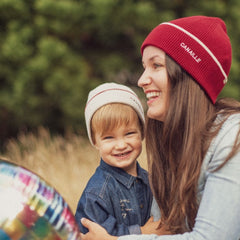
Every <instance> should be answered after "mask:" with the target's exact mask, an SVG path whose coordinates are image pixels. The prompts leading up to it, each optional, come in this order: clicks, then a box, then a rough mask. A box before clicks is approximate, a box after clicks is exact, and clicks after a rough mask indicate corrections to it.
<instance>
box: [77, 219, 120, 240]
mask: <svg viewBox="0 0 240 240" xmlns="http://www.w3.org/2000/svg"><path fill="white" fill-rule="evenodd" d="M81 223H82V225H83V226H84V227H86V228H87V229H88V230H89V232H88V233H86V234H82V233H81V240H117V237H114V236H111V235H109V234H108V233H107V231H106V230H105V228H103V227H101V226H100V225H99V224H97V223H95V222H92V221H90V220H88V219H86V218H82V219H81Z"/></svg>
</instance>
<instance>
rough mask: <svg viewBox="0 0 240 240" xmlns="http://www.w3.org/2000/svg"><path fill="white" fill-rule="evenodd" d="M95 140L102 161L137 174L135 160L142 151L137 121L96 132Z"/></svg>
mask: <svg viewBox="0 0 240 240" xmlns="http://www.w3.org/2000/svg"><path fill="white" fill-rule="evenodd" d="M95 142H96V143H95V147H96V148H97V149H98V150H99V153H100V156H101V157H102V159H103V160H104V162H106V163H107V164H109V165H111V166H113V167H118V168H121V169H123V170H125V171H126V172H127V173H129V174H131V175H133V176H137V168H136V160H137V157H138V156H139V155H140V153H141V151H142V138H141V131H140V129H139V124H138V123H137V121H132V122H131V123H130V124H128V126H125V125H122V126H120V127H118V128H116V129H113V130H112V131H109V132H105V133H104V134H100V133H98V132H96V133H95Z"/></svg>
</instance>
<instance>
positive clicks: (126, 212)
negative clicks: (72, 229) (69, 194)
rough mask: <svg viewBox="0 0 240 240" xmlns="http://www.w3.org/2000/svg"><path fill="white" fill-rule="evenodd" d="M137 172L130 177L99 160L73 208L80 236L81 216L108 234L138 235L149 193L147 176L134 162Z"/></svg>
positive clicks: (146, 215)
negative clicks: (76, 204) (75, 209)
mask: <svg viewBox="0 0 240 240" xmlns="http://www.w3.org/2000/svg"><path fill="white" fill-rule="evenodd" d="M137 172H138V176H137V177H134V176H132V175H129V174H128V173H126V172H125V171H124V170H122V169H119V168H116V167H112V166H110V165H108V164H106V163H105V162H104V161H103V160H101V162H100V166H99V167H98V168H97V169H96V172H95V174H94V175H93V176H92V177H91V178H90V180H89V182H88V184H87V186H86V188H85V190H84V191H83V194H82V196H81V198H80V200H79V203H78V206H77V211H76V214H75V218H76V221H77V222H78V225H79V227H80V230H81V232H82V233H86V232H87V229H86V228H84V227H83V226H82V224H81V222H80V220H81V218H82V217H86V218H88V219H90V220H92V221H94V222H97V223H98V224H100V225H101V226H103V227H104V228H105V229H106V230H107V231H108V233H110V234H111V235H115V236H120V235H126V234H140V233H141V230H140V226H143V225H144V224H145V223H146V222H147V220H148V219H149V217H150V210H151V204H152V193H151V190H150V187H149V181H148V173H147V171H146V170H144V169H142V168H141V167H140V165H139V164H138V163H137Z"/></svg>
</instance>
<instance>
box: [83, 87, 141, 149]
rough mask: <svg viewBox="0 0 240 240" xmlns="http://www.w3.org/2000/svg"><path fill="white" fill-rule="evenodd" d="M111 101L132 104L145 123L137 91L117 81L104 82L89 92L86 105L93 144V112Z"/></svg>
mask: <svg viewBox="0 0 240 240" xmlns="http://www.w3.org/2000/svg"><path fill="white" fill-rule="evenodd" d="M109 103H123V104H126V105H129V106H131V107H132V108H133V109H134V110H135V111H136V113H137V114H138V116H139V118H140V120H141V121H142V124H143V125H144V122H145V118H144V111H143V107H142V104H141V102H140V100H139V98H138V96H137V95H136V93H135V92H134V91H133V90H131V89H130V88H129V87H127V86H124V85H121V84H117V83H104V84H101V85H100V86H98V87H96V88H95V89H93V90H92V91H90V92H89V94H88V100H87V103H86V107H85V122H86V126H87V133H88V137H89V140H90V142H91V144H92V145H93V142H92V136H91V129H90V127H91V119H92V116H93V114H94V113H95V112H96V111H97V110H98V109H99V108H101V107H102V106H103V105H106V104H109Z"/></svg>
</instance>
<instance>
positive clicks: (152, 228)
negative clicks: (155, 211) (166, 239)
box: [141, 217, 161, 234]
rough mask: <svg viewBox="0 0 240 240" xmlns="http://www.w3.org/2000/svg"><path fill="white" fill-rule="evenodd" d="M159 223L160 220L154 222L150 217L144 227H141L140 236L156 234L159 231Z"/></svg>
mask: <svg viewBox="0 0 240 240" xmlns="http://www.w3.org/2000/svg"><path fill="white" fill-rule="evenodd" d="M160 221H161V220H158V221H156V222H154V221H153V217H150V218H149V219H148V221H147V222H146V223H145V225H144V226H142V227H141V232H142V234H158V232H159V229H157V228H158V225H159V224H160Z"/></svg>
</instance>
